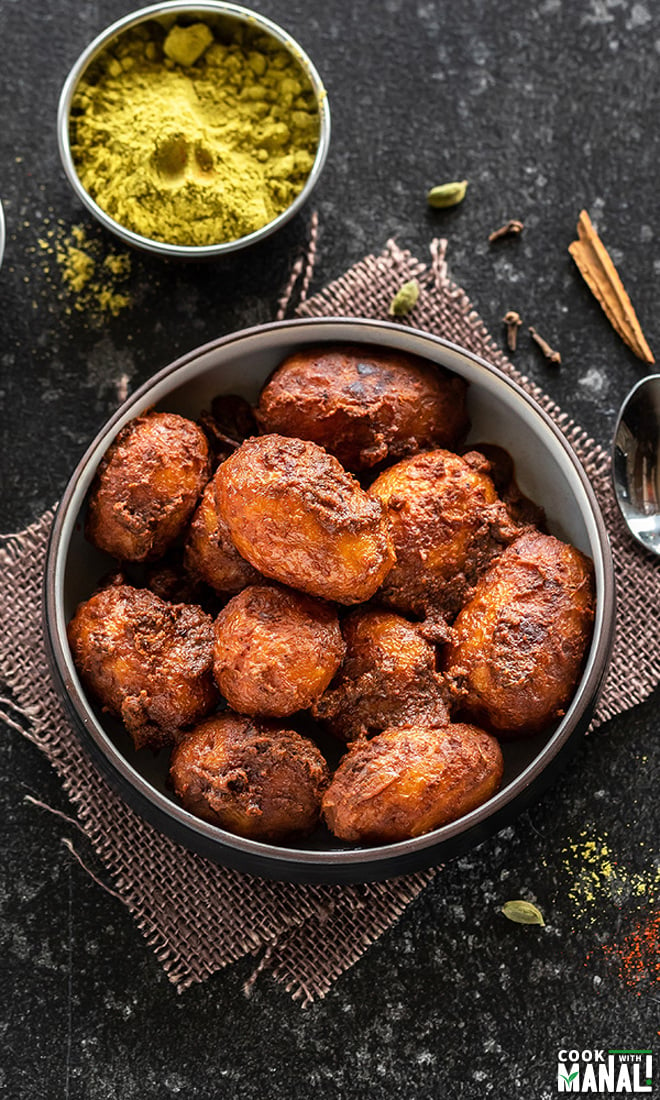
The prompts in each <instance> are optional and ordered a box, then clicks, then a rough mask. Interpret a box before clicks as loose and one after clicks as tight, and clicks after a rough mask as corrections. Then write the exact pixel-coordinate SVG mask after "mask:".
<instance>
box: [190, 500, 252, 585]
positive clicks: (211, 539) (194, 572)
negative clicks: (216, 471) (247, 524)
mask: <svg viewBox="0 0 660 1100" xmlns="http://www.w3.org/2000/svg"><path fill="white" fill-rule="evenodd" d="M183 561H184V565H185V568H186V571H187V572H188V574H189V575H190V576H191V577H193V578H194V579H195V580H197V581H204V582H205V584H208V585H210V586H211V588H213V589H215V591H216V592H223V593H227V594H230V593H231V594H233V593H235V592H240V591H241V589H242V588H245V587H246V585H248V584H256V583H258V582H259V580H261V579H263V578H261V576H260V574H259V573H258V572H257V570H256V569H254V568H253V567H252V566H251V565H250V563H249V562H248V561H246V560H245V558H242V557H241V555H240V554H239V552H238V550H237V549H236V547H235V546H234V543H233V542H232V538H231V535H230V534H229V528H228V527H227V524H226V523H225V521H224V519H223V518H222V516H221V515H220V514H219V512H218V509H217V507H216V503H215V487H214V484H213V482H212V481H210V482H209V484H208V485H207V486H206V488H205V490H204V493H203V495H202V499H201V500H200V502H199V505H198V507H197V511H196V512H195V515H194V516H193V520H192V523H191V524H190V528H189V530H188V534H187V536H186V544H185V548H184V555H183Z"/></svg>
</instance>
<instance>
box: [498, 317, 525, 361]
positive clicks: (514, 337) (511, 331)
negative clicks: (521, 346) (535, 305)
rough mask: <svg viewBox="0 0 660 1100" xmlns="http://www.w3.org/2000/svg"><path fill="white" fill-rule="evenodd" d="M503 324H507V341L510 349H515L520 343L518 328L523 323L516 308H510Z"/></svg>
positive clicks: (503, 319)
mask: <svg viewBox="0 0 660 1100" xmlns="http://www.w3.org/2000/svg"><path fill="white" fill-rule="evenodd" d="M502 324H503V325H506V342H507V346H508V348H509V351H515V350H516V346H517V344H518V329H519V328H520V326H521V325H522V319H521V316H520V314H519V313H516V311H515V309H510V310H509V311H508V313H505V314H504V317H503V318H502Z"/></svg>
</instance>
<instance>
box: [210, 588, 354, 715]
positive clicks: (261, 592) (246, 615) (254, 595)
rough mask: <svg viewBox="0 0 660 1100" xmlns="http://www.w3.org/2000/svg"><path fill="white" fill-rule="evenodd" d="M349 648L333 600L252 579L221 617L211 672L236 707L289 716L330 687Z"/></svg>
mask: <svg viewBox="0 0 660 1100" xmlns="http://www.w3.org/2000/svg"><path fill="white" fill-rule="evenodd" d="M344 648H345V646H344V639H343V638H342V633H341V630H340V628H339V619H338V618H337V614H336V612H335V611H334V609H333V608H332V607H330V605H329V604H326V603H322V602H321V601H320V600H313V599H312V598H311V597H310V596H303V595H302V594H301V593H300V592H294V591H292V589H290V588H279V587H278V586H275V585H272V586H269V585H250V587H249V588H244V589H243V591H242V592H240V593H239V594H238V595H237V596H234V598H233V599H231V600H230V601H229V603H228V604H227V606H226V607H224V608H223V609H222V611H221V612H220V614H219V615H218V617H217V619H216V621H215V647H214V650H213V672H214V675H215V679H216V683H217V684H218V686H219V688H220V690H221V692H222V694H223V695H224V697H225V699H226V700H227V702H228V703H229V705H230V707H232V708H233V709H234V710H236V711H239V712H240V713H241V714H251V715H256V714H260V715H265V716H267V717H271V718H283V717H285V716H286V715H289V714H294V713H295V712H296V711H297V710H305V709H306V708H307V707H309V706H311V704H312V703H313V702H314V700H315V699H318V697H319V695H321V694H322V692H323V691H325V689H326V687H327V686H328V684H329V683H330V681H331V680H332V677H333V676H334V674H335V672H336V671H337V669H338V668H339V664H340V662H341V659H342V657H343V655H344Z"/></svg>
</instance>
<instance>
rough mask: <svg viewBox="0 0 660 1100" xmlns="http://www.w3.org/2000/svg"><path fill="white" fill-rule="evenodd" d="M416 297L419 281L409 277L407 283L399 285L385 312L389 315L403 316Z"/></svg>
mask: <svg viewBox="0 0 660 1100" xmlns="http://www.w3.org/2000/svg"><path fill="white" fill-rule="evenodd" d="M418 298H419V283H418V282H417V279H411V280H410V282H409V283H404V284H403V286H401V287H399V289H398V290H397V292H396V294H395V295H394V297H393V298H392V301H391V302H390V308H389V309H388V311H387V312H388V313H389V315H390V317H403V315H404V313H410V310H411V309H412V308H413V306H414V305H415V302H416V301H417V299H418Z"/></svg>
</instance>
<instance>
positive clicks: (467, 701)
mask: <svg viewBox="0 0 660 1100" xmlns="http://www.w3.org/2000/svg"><path fill="white" fill-rule="evenodd" d="M594 607H595V594H594V579H593V566H592V563H591V561H590V559H589V558H587V557H585V556H584V554H582V553H580V551H579V550H576V549H575V547H573V546H569V545H567V544H566V543H564V542H560V541H559V539H556V538H554V537H553V536H552V535H543V534H541V533H540V532H538V531H529V532H526V533H525V534H523V535H521V536H520V538H518V539H516V541H515V542H513V543H512V544H511V545H510V546H509V547H508V548H507V549H506V550H505V551H504V552H503V554H502V555H501V557H499V558H498V559H497V560H496V561H495V562H493V564H492V565H491V567H490V569H489V570H488V571H487V572H486V573H485V574H484V576H483V577H482V578H481V580H480V581H479V583H478V584H477V587H476V589H475V592H474V595H473V597H472V599H471V600H470V601H469V603H467V604H466V606H465V607H464V608H463V609H462V611H461V612H460V614H459V615H458V617H457V619H456V621H455V623H454V641H453V642H452V643H450V644H449V645H448V646H447V649H446V650H445V653H444V655H443V660H444V665H445V668H446V669H447V675H448V678H449V680H450V681H451V682H453V684H454V686H455V688H456V693H457V697H458V700H459V705H460V707H461V711H462V713H464V714H465V715H466V716H469V717H470V718H471V719H472V720H473V721H475V722H478V723H479V724H480V725H481V724H483V725H485V726H486V727H487V728H488V729H492V730H493V732H495V733H496V734H497V735H498V736H499V737H503V738H512V737H519V736H522V735H524V734H532V733H536V732H537V731H539V730H543V729H545V728H546V727H547V726H549V725H550V724H551V723H552V722H554V721H556V720H557V719H558V718H561V717H562V715H563V714H564V708H565V707H566V705H567V703H568V702H569V701H570V699H571V696H572V695H573V693H574V691H575V688H576V685H577V682H578V679H579V676H580V672H581V669H582V663H583V660H584V656H585V653H586V650H587V646H588V645H589V642H590V640H591V634H592V629H593V619H594Z"/></svg>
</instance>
